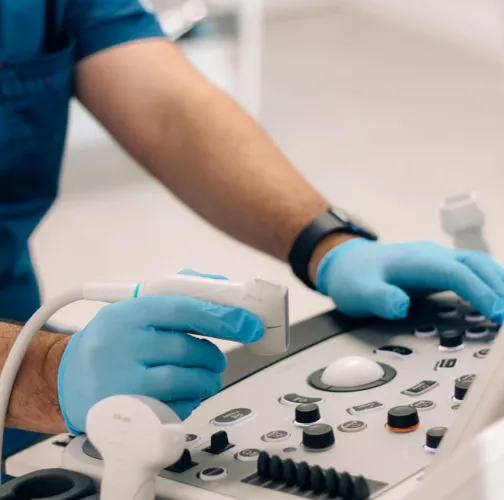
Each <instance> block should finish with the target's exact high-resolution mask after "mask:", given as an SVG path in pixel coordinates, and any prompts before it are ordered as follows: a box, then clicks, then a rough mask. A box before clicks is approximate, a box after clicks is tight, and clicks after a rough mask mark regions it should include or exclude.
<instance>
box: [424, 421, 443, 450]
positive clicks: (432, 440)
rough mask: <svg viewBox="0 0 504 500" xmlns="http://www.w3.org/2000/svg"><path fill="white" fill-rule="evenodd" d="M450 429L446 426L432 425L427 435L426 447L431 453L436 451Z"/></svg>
mask: <svg viewBox="0 0 504 500" xmlns="http://www.w3.org/2000/svg"><path fill="white" fill-rule="evenodd" d="M447 430H448V429H447V428H446V427H432V428H431V429H429V430H428V431H427V434H426V436H425V445H424V448H425V450H426V451H428V452H429V453H435V451H436V450H437V449H438V448H439V445H440V444H441V441H442V439H443V437H444V435H445V434H446V431H447Z"/></svg>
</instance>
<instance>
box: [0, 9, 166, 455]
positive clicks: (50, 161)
mask: <svg viewBox="0 0 504 500" xmlns="http://www.w3.org/2000/svg"><path fill="white" fill-rule="evenodd" d="M164 36H165V35H164V33H163V31H162V29H161V27H160V25H159V23H158V21H157V19H156V17H155V16H154V15H153V14H152V13H151V12H149V11H148V10H146V9H145V8H144V7H143V2H142V1H140V0H1V1H0V318H5V319H14V320H18V321H26V320H27V319H28V318H29V317H30V316H31V315H32V314H33V312H34V311H35V310H36V309H37V307H38V306H39V301H40V297H39V290H38V286H37V280H36V278H35V273H34V270H33V266H32V263H31V259H30V254H29V250H28V238H29V237H30V235H31V234H32V232H33V230H34V229H35V227H36V226H37V224H38V223H39V222H40V220H41V219H42V218H43V216H44V215H45V214H46V212H47V211H48V209H49V208H50V206H51V204H52V203H53V201H54V199H55V197H56V194H57V190H58V179H59V174H60V166H61V158H62V153H63V148H64V142H65V136H66V129H67V120H68V107H69V101H70V99H71V97H72V95H73V72H74V68H75V65H76V64H77V63H78V62H79V61H80V60H81V59H83V58H85V57H88V56H90V55H92V54H94V53H96V52H99V51H101V50H104V49H107V48H109V47H111V46H114V45H117V44H121V43H125V42H130V41H134V40H138V39H142V38H153V37H164ZM62 237H64V235H62ZM54 245H55V248H56V247H57V241H55V242H54ZM39 437H40V435H36V434H34V433H27V432H23V431H14V430H7V431H6V436H5V441H4V449H3V455H4V456H8V455H10V454H12V453H15V452H17V451H19V450H20V449H22V448H24V447H26V446H27V445H28V444H30V443H32V442H33V441H34V440H35V439H37V438H39Z"/></svg>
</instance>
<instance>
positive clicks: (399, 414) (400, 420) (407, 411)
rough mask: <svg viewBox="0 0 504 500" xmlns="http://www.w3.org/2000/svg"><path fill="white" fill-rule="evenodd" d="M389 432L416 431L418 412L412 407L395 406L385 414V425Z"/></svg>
mask: <svg viewBox="0 0 504 500" xmlns="http://www.w3.org/2000/svg"><path fill="white" fill-rule="evenodd" d="M385 427H386V428H387V429H388V430H389V431H391V432H397V433H406V432H413V431H416V430H417V429H418V428H419V427H420V419H419V417H418V411H417V409H416V408H413V406H395V407H394V408H390V410H389V411H388V414H387V425H386V426H385Z"/></svg>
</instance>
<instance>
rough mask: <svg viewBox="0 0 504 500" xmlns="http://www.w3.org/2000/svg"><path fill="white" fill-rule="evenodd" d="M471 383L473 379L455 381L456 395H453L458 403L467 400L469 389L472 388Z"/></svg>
mask: <svg viewBox="0 0 504 500" xmlns="http://www.w3.org/2000/svg"><path fill="white" fill-rule="evenodd" d="M471 383H472V379H469V378H465V379H461V380H457V381H455V393H454V395H453V396H454V399H456V400H457V401H462V400H463V399H464V398H465V395H466V394H467V391H468V390H469V387H471Z"/></svg>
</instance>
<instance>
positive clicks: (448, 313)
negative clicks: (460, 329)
mask: <svg viewBox="0 0 504 500" xmlns="http://www.w3.org/2000/svg"><path fill="white" fill-rule="evenodd" d="M457 314H458V310H457V308H456V307H455V306H442V307H440V308H439V309H438V310H437V315H438V316H439V317H440V318H453V317H455V316H457Z"/></svg>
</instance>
